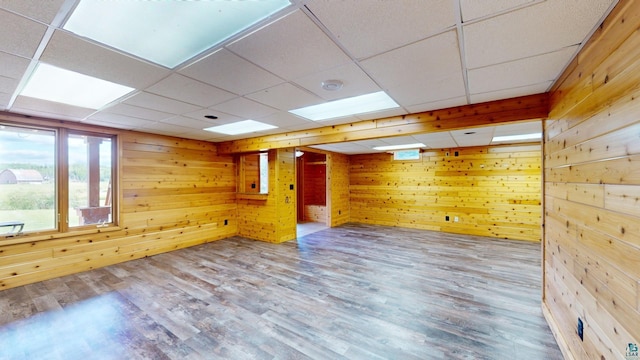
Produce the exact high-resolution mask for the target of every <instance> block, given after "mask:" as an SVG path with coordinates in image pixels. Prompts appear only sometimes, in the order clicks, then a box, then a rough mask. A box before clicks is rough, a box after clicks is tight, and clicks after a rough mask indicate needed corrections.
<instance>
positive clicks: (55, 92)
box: [20, 63, 134, 109]
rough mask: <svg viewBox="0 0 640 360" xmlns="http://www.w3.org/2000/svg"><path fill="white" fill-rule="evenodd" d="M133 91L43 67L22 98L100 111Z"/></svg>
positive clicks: (113, 84) (31, 80)
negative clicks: (27, 97)
mask: <svg viewBox="0 0 640 360" xmlns="http://www.w3.org/2000/svg"><path fill="white" fill-rule="evenodd" d="M133 90H134V89H133V88H130V87H128V86H124V85H120V84H116V83H112V82H110V81H106V80H102V79H98V78H94V77H91V76H87V75H83V74H79V73H77V72H73V71H69V70H65V69H61V68H58V67H55V66H51V65H49V64H45V63H40V64H38V66H37V67H36V69H35V70H34V72H33V74H32V75H31V77H30V78H29V81H28V82H27V85H26V86H25V87H24V89H22V92H20V95H23V96H29V97H32V98H37V99H42V100H48V101H53V102H57V103H63V104H68V105H74V106H80V107H83V108H89V109H100V108H101V107H103V106H104V105H106V104H108V103H110V102H112V101H114V100H116V99H118V98H120V97H122V96H124V95H126V94H128V93H130V92H131V91H133Z"/></svg>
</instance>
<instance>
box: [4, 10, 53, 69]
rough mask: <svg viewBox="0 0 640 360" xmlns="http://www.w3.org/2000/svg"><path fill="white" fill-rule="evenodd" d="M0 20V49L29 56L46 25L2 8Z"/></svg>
mask: <svg viewBox="0 0 640 360" xmlns="http://www.w3.org/2000/svg"><path fill="white" fill-rule="evenodd" d="M0 20H1V21H0V34H3V36H0V51H4V52H6V53H9V54H14V55H18V56H23V57H27V58H31V57H32V56H33V55H34V54H35V52H36V49H37V48H38V46H39V45H40V41H41V40H42V37H43V36H44V33H45V31H46V30H47V27H46V26H45V25H43V24H40V23H37V22H35V21H31V20H28V19H25V18H23V17H21V16H18V15H15V14H12V13H10V12H8V11H4V10H0ZM14 34H19V35H20V36H14Z"/></svg>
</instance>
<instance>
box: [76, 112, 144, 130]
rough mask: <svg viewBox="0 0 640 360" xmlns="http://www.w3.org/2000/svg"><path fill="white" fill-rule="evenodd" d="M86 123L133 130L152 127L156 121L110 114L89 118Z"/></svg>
mask: <svg viewBox="0 0 640 360" xmlns="http://www.w3.org/2000/svg"><path fill="white" fill-rule="evenodd" d="M83 122H85V123H89V124H94V125H101V126H111V127H116V128H119V129H127V130H130V129H133V128H137V127H142V126H150V125H151V124H154V123H155V121H150V120H144V119H139V118H136V117H131V116H124V115H118V114H108V113H102V112H101V113H97V114H94V115H92V116H90V117H88V118H87V119H86V120H85V121H83Z"/></svg>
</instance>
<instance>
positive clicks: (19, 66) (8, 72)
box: [0, 52, 30, 80]
mask: <svg viewBox="0 0 640 360" xmlns="http://www.w3.org/2000/svg"><path fill="white" fill-rule="evenodd" d="M29 62H30V61H29V60H27V59H25V58H22V57H19V56H14V55H10V54H7V53H3V52H0V64H2V66H1V67H0V76H3V77H7V78H11V79H18V80H19V79H21V78H22V74H24V72H25V71H26V70H27V67H28V66H29Z"/></svg>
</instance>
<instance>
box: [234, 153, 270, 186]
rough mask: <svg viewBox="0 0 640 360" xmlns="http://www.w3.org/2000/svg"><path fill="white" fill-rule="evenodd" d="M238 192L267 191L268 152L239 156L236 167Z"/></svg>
mask: <svg viewBox="0 0 640 360" xmlns="http://www.w3.org/2000/svg"><path fill="white" fill-rule="evenodd" d="M238 180H239V183H238V192H239V193H259V194H267V193H268V192H269V153H267V152H261V153H253V154H244V155H241V156H240V162H239V167H238Z"/></svg>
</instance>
